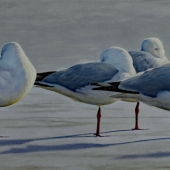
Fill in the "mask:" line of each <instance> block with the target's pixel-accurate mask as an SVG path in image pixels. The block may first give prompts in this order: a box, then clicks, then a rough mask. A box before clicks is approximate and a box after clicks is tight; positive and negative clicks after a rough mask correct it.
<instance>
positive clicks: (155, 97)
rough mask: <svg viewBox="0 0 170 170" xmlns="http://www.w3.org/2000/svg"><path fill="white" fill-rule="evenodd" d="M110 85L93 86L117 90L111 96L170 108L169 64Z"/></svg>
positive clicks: (105, 89) (106, 89)
mask: <svg viewBox="0 0 170 170" xmlns="http://www.w3.org/2000/svg"><path fill="white" fill-rule="evenodd" d="M109 84H110V86H108V85H107V86H106V87H104V86H103V87H98V88H94V90H104V91H111V92H113V91H114V92H119V93H120V94H117V93H116V94H115V95H113V94H112V93H111V96H110V97H111V98H115V99H116V98H118V99H119V98H124V99H135V100H139V101H142V102H143V103H146V104H148V105H151V106H155V107H158V108H161V109H164V110H170V64H169V63H168V64H165V65H163V66H161V67H158V68H154V69H151V70H148V71H146V72H144V73H143V74H142V75H139V76H134V77H132V78H129V79H126V80H123V81H121V82H116V83H115V82H113V83H109Z"/></svg>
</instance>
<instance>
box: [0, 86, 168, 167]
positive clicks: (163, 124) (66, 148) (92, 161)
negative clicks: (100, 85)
mask: <svg viewBox="0 0 170 170" xmlns="http://www.w3.org/2000/svg"><path fill="white" fill-rule="evenodd" d="M134 107H135V103H131V104H129V103H125V102H117V103H115V104H113V105H109V106H105V107H103V108H102V111H103V117H102V122H101V131H102V135H109V137H101V138H100V137H97V138H96V137H94V136H93V133H94V132H95V128H96V118H95V117H96V112H97V108H96V107H95V106H90V105H86V104H81V103H76V102H74V101H72V100H71V99H68V98H66V97H64V96H61V95H58V94H55V93H53V92H49V91H44V90H42V89H36V88H33V90H32V91H31V92H30V94H29V95H28V96H27V97H26V98H25V99H24V100H22V101H21V102H20V103H18V104H16V105H13V106H10V107H8V108H2V109H1V119H0V134H1V135H6V136H8V137H6V138H2V139H0V162H1V168H2V169H3V170H8V169H9V170H16V169H17V170H18V169H24V170H25V169H31V170H32V169H33V170H41V169H44V170H53V169H57V170H60V169H61V170H79V169H81V170H87V169H89V170H97V169H101V170H103V169H106V170H112V169H169V168H170V163H169V159H170V149H169V146H170V124H169V122H170V116H169V112H167V111H162V110H159V109H156V108H154V107H149V106H146V105H144V104H142V105H141V112H140V119H139V121H140V127H141V128H148V129H149V130H142V131H132V130H131V129H132V128H133V127H134Z"/></svg>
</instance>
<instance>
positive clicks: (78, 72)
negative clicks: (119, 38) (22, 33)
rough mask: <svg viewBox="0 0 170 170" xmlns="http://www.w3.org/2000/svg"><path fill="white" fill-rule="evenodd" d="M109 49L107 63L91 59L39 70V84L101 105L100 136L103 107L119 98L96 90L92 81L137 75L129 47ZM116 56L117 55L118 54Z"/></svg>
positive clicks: (98, 124)
mask: <svg viewBox="0 0 170 170" xmlns="http://www.w3.org/2000/svg"><path fill="white" fill-rule="evenodd" d="M107 52H108V55H107V58H105V62H89V63H83V64H77V65H73V66H72V67H70V68H68V69H64V70H58V71H52V72H51V71H50V72H45V73H38V74H37V79H36V81H35V85H37V86H38V87H41V88H44V89H47V90H51V91H54V92H57V93H60V94H63V95H65V96H67V97H70V98H72V99H73V100H75V101H79V102H83V103H87V104H92V105H96V106H98V108H99V109H98V112H97V130H96V133H95V135H96V136H100V117H101V109H100V107H101V106H103V105H107V104H111V103H114V102H116V101H117V100H119V99H114V98H110V97H109V96H110V93H109V92H98V91H94V90H92V88H93V87H94V86H93V85H90V84H92V83H94V82H100V83H103V84H105V83H107V82H110V81H111V82H112V81H120V80H122V79H124V78H127V77H130V76H133V75H136V71H135V69H134V67H133V62H132V58H131V56H130V55H129V54H128V52H127V51H126V50H124V49H122V48H119V47H114V48H109V49H108V51H107ZM115 55H116V56H117V57H114V56H115ZM101 60H103V59H102V58H101Z"/></svg>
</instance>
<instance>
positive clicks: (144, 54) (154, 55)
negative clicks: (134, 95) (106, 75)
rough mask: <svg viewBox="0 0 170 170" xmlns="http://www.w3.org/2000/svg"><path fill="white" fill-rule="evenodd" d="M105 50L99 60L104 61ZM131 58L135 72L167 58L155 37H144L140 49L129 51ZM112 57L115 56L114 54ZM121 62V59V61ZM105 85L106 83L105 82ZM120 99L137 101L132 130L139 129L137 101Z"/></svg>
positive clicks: (156, 64)
mask: <svg viewBox="0 0 170 170" xmlns="http://www.w3.org/2000/svg"><path fill="white" fill-rule="evenodd" d="M106 54H107V50H106V51H105V52H104V53H102V55H101V56H102V57H101V62H105V55H106ZM129 54H130V55H131V57H132V60H133V66H134V68H135V70H136V73H142V72H143V71H146V70H148V69H150V68H155V67H159V66H161V65H163V64H165V63H168V62H169V60H168V59H167V57H166V56H165V52H164V48H163V44H162V42H161V41H160V40H159V39H158V38H155V37H151V38H146V39H145V40H143V42H142V45H141V51H129ZM113 57H117V56H116V55H115V56H113ZM122 63H123V61H122ZM123 64H124V63H123ZM105 85H106V84H105ZM121 100H122V101H128V102H137V104H136V107H135V128H134V129H133V130H141V129H140V128H139V125H138V114H139V102H138V101H136V100H134V99H133V100H132V99H121Z"/></svg>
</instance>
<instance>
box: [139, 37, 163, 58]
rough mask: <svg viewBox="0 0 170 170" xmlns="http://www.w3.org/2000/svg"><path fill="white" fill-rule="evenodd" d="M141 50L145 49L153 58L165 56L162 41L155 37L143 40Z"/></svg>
mask: <svg viewBox="0 0 170 170" xmlns="http://www.w3.org/2000/svg"><path fill="white" fill-rule="evenodd" d="M141 51H146V52H148V53H150V54H152V55H153V56H154V57H155V58H166V57H165V51H164V47H163V44H162V42H161V41H160V40H159V39H158V38H155V37H151V38H146V39H145V40H143V42H142V45H141Z"/></svg>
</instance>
